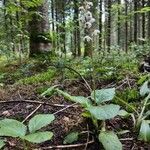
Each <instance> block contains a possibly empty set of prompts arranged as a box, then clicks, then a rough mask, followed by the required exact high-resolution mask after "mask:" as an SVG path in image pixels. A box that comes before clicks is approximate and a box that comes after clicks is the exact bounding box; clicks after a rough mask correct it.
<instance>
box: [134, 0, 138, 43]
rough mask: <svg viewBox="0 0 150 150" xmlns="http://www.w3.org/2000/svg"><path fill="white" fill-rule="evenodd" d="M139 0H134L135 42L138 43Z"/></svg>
mask: <svg viewBox="0 0 150 150" xmlns="http://www.w3.org/2000/svg"><path fill="white" fill-rule="evenodd" d="M137 3H138V2H137V0H134V42H135V43H136V44H137V28H138V24H137V20H138V14H137Z"/></svg>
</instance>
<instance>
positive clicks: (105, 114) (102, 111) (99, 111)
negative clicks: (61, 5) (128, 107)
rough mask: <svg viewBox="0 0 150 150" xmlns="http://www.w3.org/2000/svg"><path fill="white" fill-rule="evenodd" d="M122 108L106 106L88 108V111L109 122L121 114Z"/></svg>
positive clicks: (111, 105)
mask: <svg viewBox="0 0 150 150" xmlns="http://www.w3.org/2000/svg"><path fill="white" fill-rule="evenodd" d="M119 109H120V106H119V105H114V104H110V105H104V106H91V107H89V108H87V110H88V111H89V112H90V113H91V115H92V116H94V117H95V118H96V119H99V120H107V119H112V118H114V117H115V116H117V115H118V113H119Z"/></svg>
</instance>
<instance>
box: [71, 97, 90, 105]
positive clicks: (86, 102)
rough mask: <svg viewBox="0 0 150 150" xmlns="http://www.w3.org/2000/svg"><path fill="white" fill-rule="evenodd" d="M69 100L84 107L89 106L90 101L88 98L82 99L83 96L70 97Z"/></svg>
mask: <svg viewBox="0 0 150 150" xmlns="http://www.w3.org/2000/svg"><path fill="white" fill-rule="evenodd" d="M71 100H72V101H73V102H76V103H79V104H81V105H82V106H84V107H89V106H91V101H90V100H89V99H88V98H86V97H83V96H71Z"/></svg>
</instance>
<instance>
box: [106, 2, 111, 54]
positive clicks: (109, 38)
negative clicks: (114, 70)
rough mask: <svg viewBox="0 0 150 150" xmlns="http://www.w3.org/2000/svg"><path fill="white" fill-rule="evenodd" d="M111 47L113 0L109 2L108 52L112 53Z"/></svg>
mask: <svg viewBox="0 0 150 150" xmlns="http://www.w3.org/2000/svg"><path fill="white" fill-rule="evenodd" d="M110 46H111V0H108V23H107V51H108V52H110Z"/></svg>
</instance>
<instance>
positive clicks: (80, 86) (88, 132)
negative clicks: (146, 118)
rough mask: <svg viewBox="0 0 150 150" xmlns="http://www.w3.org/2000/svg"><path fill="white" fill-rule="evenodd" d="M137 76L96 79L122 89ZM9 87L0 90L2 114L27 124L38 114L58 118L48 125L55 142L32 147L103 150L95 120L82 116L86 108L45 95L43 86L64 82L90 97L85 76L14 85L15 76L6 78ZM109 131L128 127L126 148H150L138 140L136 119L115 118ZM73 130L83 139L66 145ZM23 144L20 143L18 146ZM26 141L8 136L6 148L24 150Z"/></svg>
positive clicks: (67, 88)
mask: <svg viewBox="0 0 150 150" xmlns="http://www.w3.org/2000/svg"><path fill="white" fill-rule="evenodd" d="M135 80H136V79H134V78H128V79H127V78H126V77H125V79H123V80H121V81H119V82H118V83H116V82H115V81H113V80H111V81H106V82H99V81H96V87H97V88H98V89H100V88H104V87H113V86H114V84H115V86H117V87H118V89H119V88H120V89H121V90H122V89H123V88H125V87H130V88H132V86H135ZM5 83H6V84H5V86H4V87H3V88H1V89H0V117H1V118H6V117H7V118H12V119H17V120H20V121H23V122H24V123H25V124H26V123H27V122H28V120H29V119H30V118H31V117H33V116H34V115H35V114H48V113H51V114H55V116H56V119H55V121H54V122H53V123H52V124H51V125H49V126H47V127H46V128H44V129H43V130H47V131H48V130H50V131H53V133H54V138H53V139H52V140H51V141H48V142H45V143H43V144H39V145H30V149H31V150H33V149H39V150H40V149H41V150H44V149H56V150H61V149H65V150H86V149H87V150H99V149H102V145H101V144H100V143H99V142H98V141H97V140H96V137H95V136H94V126H92V125H91V122H90V121H89V120H88V119H86V118H84V117H82V115H81V114H82V112H83V109H82V108H81V107H80V106H79V105H77V104H73V103H72V102H69V101H67V100H65V99H64V97H62V96H59V95H53V96H51V97H41V95H40V93H41V89H42V90H43V89H45V88H48V87H50V86H53V85H61V88H62V89H63V90H65V91H67V92H68V93H69V94H71V95H74V96H79V95H80V96H86V97H87V96H89V95H90V92H89V90H88V89H87V88H86V86H85V82H84V81H83V80H81V79H76V80H70V79H66V80H63V81H62V80H61V79H60V77H59V76H58V77H55V79H53V81H51V82H44V83H37V84H31V85H29V84H27V85H23V84H13V79H11V78H10V76H9V77H8V78H6V79H5ZM39 91H40V92H39ZM106 126H107V129H108V130H113V131H118V130H120V129H122V130H126V131H127V130H128V131H129V132H127V133H124V134H120V135H119V139H120V141H121V143H122V144H123V149H124V150H149V149H150V144H148V143H144V142H141V141H139V140H137V133H136V132H135V131H134V130H133V126H134V124H133V120H132V118H127V119H125V118H124V119H123V118H121V117H115V118H114V119H112V120H109V121H107V122H106ZM71 131H78V132H80V133H82V134H81V136H80V139H79V141H77V142H74V143H73V144H70V145H69V144H68V145H64V144H63V140H64V137H65V136H66V135H67V134H68V133H69V132H71ZM18 145H19V146H18ZM21 149H23V147H22V144H21V143H20V141H19V140H18V139H14V138H13V139H12V138H7V146H6V148H5V150H21Z"/></svg>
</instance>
